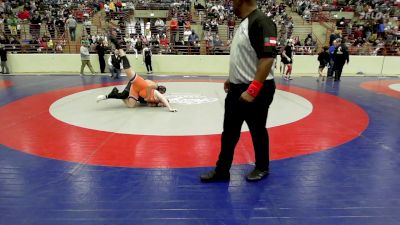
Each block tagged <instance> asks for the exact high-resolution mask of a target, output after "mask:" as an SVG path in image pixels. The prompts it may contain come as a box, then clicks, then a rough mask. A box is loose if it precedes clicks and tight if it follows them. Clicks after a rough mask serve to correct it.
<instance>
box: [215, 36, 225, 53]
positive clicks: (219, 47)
mask: <svg viewBox="0 0 400 225" xmlns="http://www.w3.org/2000/svg"><path fill="white" fill-rule="evenodd" d="M213 46H214V54H216V55H219V54H222V53H223V51H224V49H223V47H224V43H223V42H222V40H221V39H220V38H219V35H216V36H215V39H214V40H213Z"/></svg>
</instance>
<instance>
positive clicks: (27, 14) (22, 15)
mask: <svg viewBox="0 0 400 225" xmlns="http://www.w3.org/2000/svg"><path fill="white" fill-rule="evenodd" d="M30 17H31V14H30V12H29V10H28V9H27V8H24V10H22V11H20V12H19V13H18V18H19V19H20V20H28V19H29V18H30Z"/></svg>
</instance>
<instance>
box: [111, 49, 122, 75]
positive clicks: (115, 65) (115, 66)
mask: <svg viewBox="0 0 400 225" xmlns="http://www.w3.org/2000/svg"><path fill="white" fill-rule="evenodd" d="M108 66H109V68H110V72H111V78H115V79H118V78H119V77H120V75H121V59H120V58H119V50H118V49H114V51H111V54H110V57H109V58H108Z"/></svg>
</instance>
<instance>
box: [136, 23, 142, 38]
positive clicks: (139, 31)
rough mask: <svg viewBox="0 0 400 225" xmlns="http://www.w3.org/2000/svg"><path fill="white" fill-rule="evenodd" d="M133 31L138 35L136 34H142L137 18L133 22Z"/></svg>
mask: <svg viewBox="0 0 400 225" xmlns="http://www.w3.org/2000/svg"><path fill="white" fill-rule="evenodd" d="M135 31H136V35H138V36H140V35H142V25H140V21H139V20H137V21H136V23H135Z"/></svg>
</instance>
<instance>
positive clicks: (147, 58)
mask: <svg viewBox="0 0 400 225" xmlns="http://www.w3.org/2000/svg"><path fill="white" fill-rule="evenodd" d="M151 57H152V53H151V49H150V48H149V46H148V45H146V46H145V47H144V49H143V63H144V64H146V69H147V74H151V73H153V67H152V65H151Z"/></svg>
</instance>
